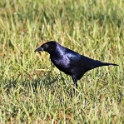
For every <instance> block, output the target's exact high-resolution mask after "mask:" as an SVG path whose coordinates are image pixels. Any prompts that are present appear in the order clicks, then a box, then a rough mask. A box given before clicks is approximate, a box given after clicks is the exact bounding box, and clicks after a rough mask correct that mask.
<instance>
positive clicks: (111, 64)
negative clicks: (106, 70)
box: [100, 62, 119, 66]
mask: <svg viewBox="0 0 124 124" xmlns="http://www.w3.org/2000/svg"><path fill="white" fill-rule="evenodd" d="M100 66H119V65H117V64H113V63H103V62H102V63H101V64H100Z"/></svg>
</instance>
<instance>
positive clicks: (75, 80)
mask: <svg viewBox="0 0 124 124" xmlns="http://www.w3.org/2000/svg"><path fill="white" fill-rule="evenodd" d="M72 80H73V82H74V84H75V85H76V88H77V87H78V84H77V79H76V78H75V76H72ZM73 92H74V94H75V95H76V90H75V88H73Z"/></svg>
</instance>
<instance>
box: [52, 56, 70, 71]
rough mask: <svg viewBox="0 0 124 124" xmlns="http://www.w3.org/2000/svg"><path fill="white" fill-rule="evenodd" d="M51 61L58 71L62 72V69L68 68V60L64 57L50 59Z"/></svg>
mask: <svg viewBox="0 0 124 124" xmlns="http://www.w3.org/2000/svg"><path fill="white" fill-rule="evenodd" d="M50 58H51V61H52V62H53V63H54V65H55V66H56V67H58V68H59V69H60V70H62V71H63V69H68V68H69V63H70V62H69V59H68V57H66V56H60V57H55V56H54V57H50Z"/></svg>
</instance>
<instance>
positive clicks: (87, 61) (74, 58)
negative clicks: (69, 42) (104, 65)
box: [66, 50, 101, 68]
mask: <svg viewBox="0 0 124 124" xmlns="http://www.w3.org/2000/svg"><path fill="white" fill-rule="evenodd" d="M66 55H67V56H68V58H69V60H70V64H71V65H75V66H89V67H90V68H91V67H92V68H94V67H97V66H98V65H99V64H100V63H101V62H100V61H97V60H93V59H91V58H88V57H85V56H83V55H80V54H78V53H76V52H74V51H71V50H68V52H67V54H66Z"/></svg>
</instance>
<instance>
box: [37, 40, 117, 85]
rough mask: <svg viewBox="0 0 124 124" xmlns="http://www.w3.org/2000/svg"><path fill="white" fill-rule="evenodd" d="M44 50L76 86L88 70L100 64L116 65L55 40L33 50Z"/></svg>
mask: <svg viewBox="0 0 124 124" xmlns="http://www.w3.org/2000/svg"><path fill="white" fill-rule="evenodd" d="M39 51H45V52H48V53H49V54H50V59H51V61H52V62H53V64H54V65H55V66H56V67H57V68H58V69H59V70H61V71H63V72H64V73H66V74H68V75H70V76H71V77H72V79H73V82H74V84H75V85H76V86H78V84H77V81H78V80H80V79H81V77H82V76H83V75H84V74H85V73H86V72H87V71H89V70H91V69H94V68H97V67H101V66H109V65H112V66H118V65H117V64H112V63H106V62H101V61H98V60H94V59H91V58H88V57H85V56H83V55H80V54H79V53H77V52H74V51H72V50H70V49H68V48H66V47H63V46H61V45H60V44H59V43H57V42H56V41H48V42H46V43H44V44H42V45H41V46H40V47H38V48H37V49H36V50H35V52H39Z"/></svg>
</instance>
